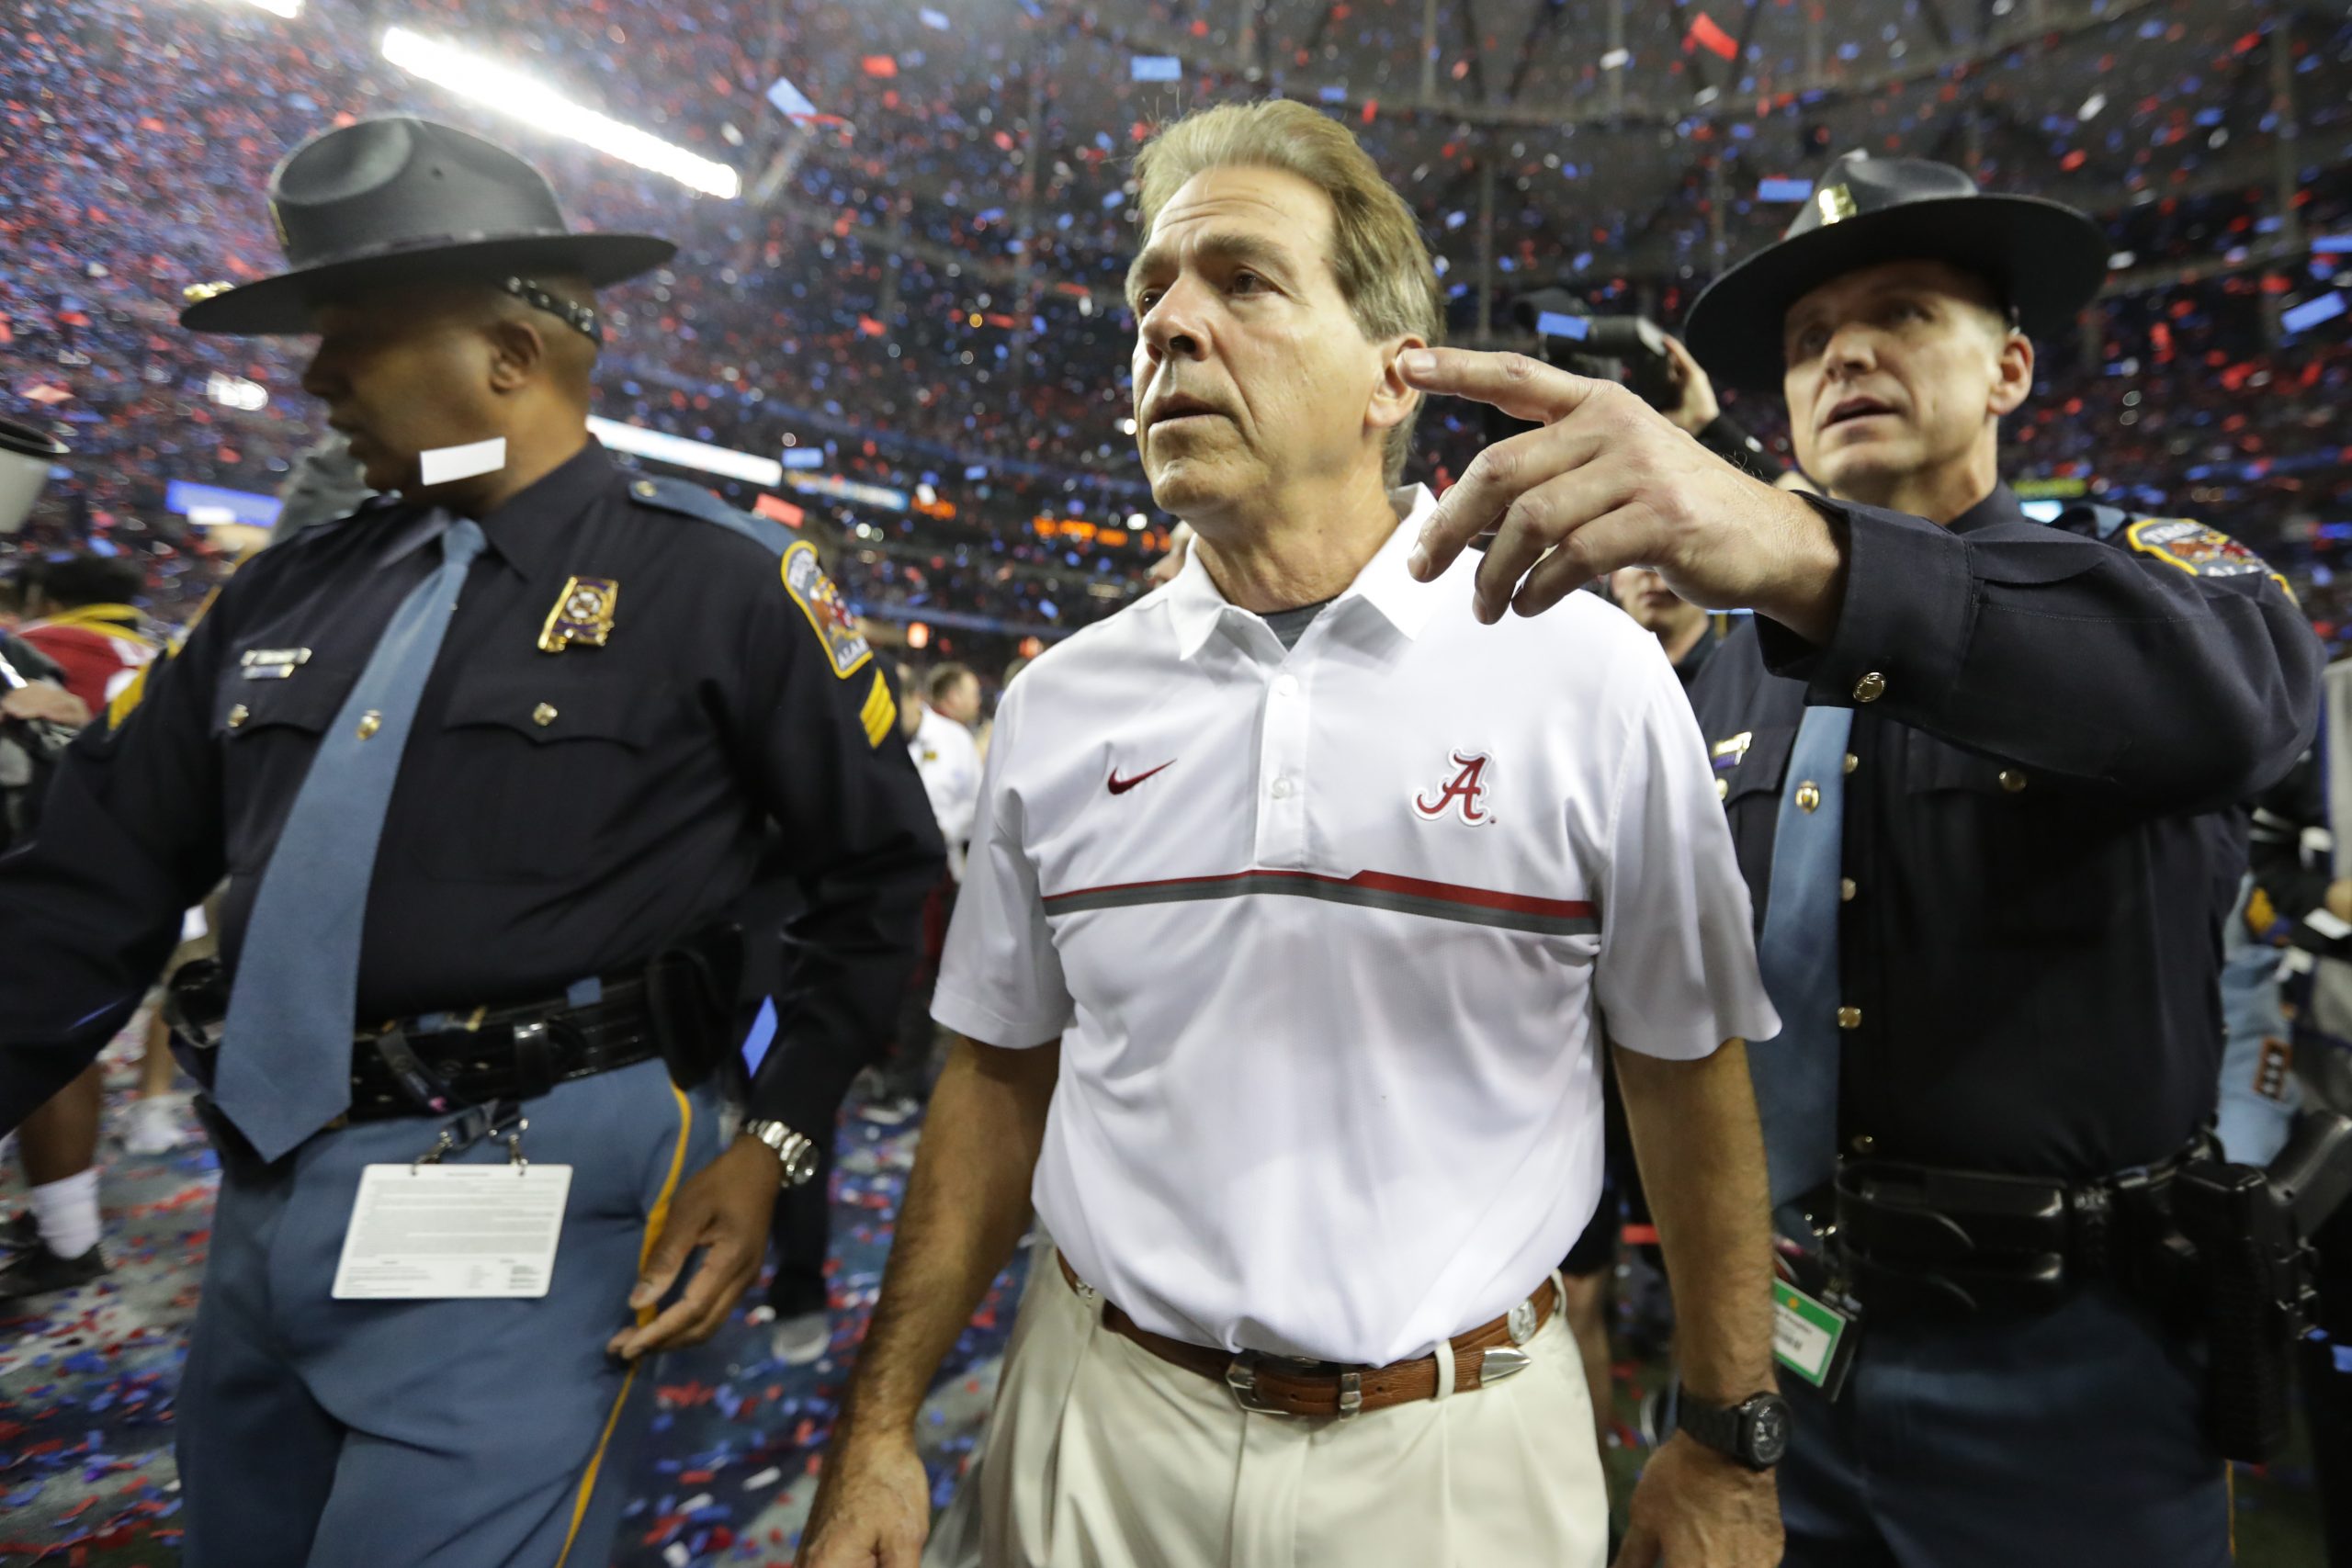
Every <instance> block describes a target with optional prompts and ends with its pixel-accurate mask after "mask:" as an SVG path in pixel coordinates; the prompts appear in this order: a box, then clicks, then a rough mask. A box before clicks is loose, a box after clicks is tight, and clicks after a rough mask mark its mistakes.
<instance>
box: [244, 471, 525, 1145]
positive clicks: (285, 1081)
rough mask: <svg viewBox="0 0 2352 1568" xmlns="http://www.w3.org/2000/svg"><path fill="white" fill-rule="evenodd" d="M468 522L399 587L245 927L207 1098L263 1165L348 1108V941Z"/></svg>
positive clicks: (354, 1000)
mask: <svg viewBox="0 0 2352 1568" xmlns="http://www.w3.org/2000/svg"><path fill="white" fill-rule="evenodd" d="M481 547H482V532H481V525H480V524H478V523H474V522H471V521H469V520H467V519H463V518H460V519H458V521H456V522H454V523H451V524H450V525H448V526H447V529H446V530H445V531H444V532H443V533H442V535H441V565H440V568H439V569H438V570H435V571H434V572H433V573H432V574H431V575H430V576H428V577H426V578H425V580H424V581H422V582H420V583H418V584H417V585H416V586H415V587H414V588H413V589H411V590H410V591H409V595H408V597H407V598H405V599H403V600H401V605H400V608H399V609H397V610H395V611H393V612H392V618H391V622H390V625H388V626H385V628H384V633H383V636H382V637H379V638H378V639H377V643H376V651H375V652H374V653H373V654H371V655H369V657H368V668H367V669H365V670H363V671H360V674H359V681H358V683H357V684H356V685H355V686H353V687H352V688H351V695H350V696H349V697H347V698H345V701H344V705H343V711H342V712H340V713H338V714H336V715H335V718H334V728H333V729H331V730H329V731H328V732H327V733H326V734H325V735H324V736H323V737H322V738H321V739H320V741H319V749H318V750H317V752H316V753H315V754H314V755H313V756H312V757H311V771H310V773H309V775H308V776H307V777H305V778H304V779H303V781H302V787H301V790H300V792H299V793H298V794H296V795H295V796H294V805H293V807H291V809H289V810H288V812H287V814H286V826H285V828H284V829H283V830H281V831H280V832H279V833H278V835H277V849H275V850H274V851H272V852H271V853H270V857H269V866H268V869H267V870H266V871H265V872H264V873H263V874H262V879H261V886H260V888H259V889H258V890H257V891H256V892H255V893H254V907H253V913H252V915H251V917H250V918H249V919H247V920H246V922H245V941H244V949H243V955H242V956H241V957H240V959H239V961H238V964H237V979H236V985H235V987H234V988H233V989H232V991H231V992H230V994H229V1019H228V1022H227V1025H226V1026H225V1027H224V1028H223V1029H222V1031H221V1043H220V1066H219V1068H218V1070H217V1071H216V1073H215V1074H214V1081H213V1086H212V1096H213V1100H214V1101H215V1102H216V1103H217V1104H219V1106H220V1111H221V1113H222V1114H223V1115H225V1116H227V1117H228V1118H229V1120H230V1121H232V1122H235V1123H236V1125H237V1130H238V1131H239V1132H241V1133H243V1134H244V1135H245V1136H246V1138H247V1139H248V1140H250V1141H251V1142H252V1144H253V1145H254V1149H255V1150H256V1151H258V1152H259V1153H260V1155H261V1156H262V1158H264V1159H266V1160H275V1159H277V1157H278V1156H281V1155H284V1154H287V1153H288V1152H289V1151H290V1150H292V1149H293V1148H294V1147H295V1145H298V1144H300V1143H301V1142H302V1140H303V1139H305V1138H307V1137H309V1136H310V1135H311V1134H313V1133H315V1132H317V1131H318V1130H319V1129H320V1128H322V1127H323V1126H325V1125H326V1124H327V1123H328V1122H332V1121H334V1119H335V1118H336V1117H338V1116H340V1115H342V1114H343V1113H344V1111H346V1110H347V1109H349V1108H350V1105H351V1039H352V1032H353V1027H354V1023H355V1020H356V1017H357V1014H358V1010H359V1000H358V998H359V935H360V926H361V924H362V923H363V921H364V920H365V919H366V916H367V913H368V884H369V882H370V881H371V880H372V879H373V877H374V874H375V869H376V847H377V843H378V841H379V840H380V839H381V838H382V837H383V833H384V811H385V808H386V807H389V806H390V804H391V799H392V782H393V780H394V779H395V778H397V777H398V776H399V774H400V768H401V749H402V748H404V747H405V746H406V745H407V744H408V733H409V728H410V727H411V725H412V724H413V722H414V720H415V718H416V703H417V698H418V697H419V696H421V695H422V694H424V678H425V677H426V676H427V675H430V674H431V673H432V672H433V660H434V657H435V655H436V654H438V653H439V652H440V651H441V639H442V637H444V636H445V635H446V634H447V632H448V629H449V617H450V613H451V612H452V611H453V610H455V609H456V608H457V604H458V587H459V586H460V585H461V584H462V583H463V582H464V581H465V580H466V569H467V568H468V567H469V566H471V565H472V564H473V558H474V557H476V556H477V555H480V554H481Z"/></svg>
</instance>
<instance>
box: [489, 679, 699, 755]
mask: <svg viewBox="0 0 2352 1568" xmlns="http://www.w3.org/2000/svg"><path fill="white" fill-rule="evenodd" d="M669 703H670V694H669V691H668V689H667V688H666V687H654V688H651V689H649V688H647V687H646V686H645V685H643V684H641V683H639V682H629V681H602V682H589V681H582V680H580V679H578V678H577V677H574V678H573V679H571V680H556V679H553V678H551V676H550V675H548V674H543V673H541V672H540V671H536V670H522V671H511V670H510V671H501V672H499V673H496V674H483V675H474V676H469V677H468V678H466V679H465V680H462V681H460V682H458V689H457V690H456V691H455V692H453V693H451V694H450V695H449V705H448V708H447V712H446V713H445V714H444V716H443V718H442V723H443V725H444V726H445V727H446V728H452V729H455V728H460V727H463V726H469V725H488V726H493V727H495V728H501V729H507V730H511V731H513V732H514V733H515V734H516V735H520V736H522V737H524V738H525V739H528V740H530V741H532V742H533V743H534V744H539V745H545V744H548V743H551V742H554V741H559V740H613V741H618V742H619V743H620V744H622V745H624V746H630V747H642V746H644V745H645V743H646V741H647V740H648V739H650V737H651V736H652V734H653V732H654V730H655V729H656V728H658V727H659V726H660V725H661V722H662V714H663V712H664V710H665V709H666V708H667V707H668V705H669Z"/></svg>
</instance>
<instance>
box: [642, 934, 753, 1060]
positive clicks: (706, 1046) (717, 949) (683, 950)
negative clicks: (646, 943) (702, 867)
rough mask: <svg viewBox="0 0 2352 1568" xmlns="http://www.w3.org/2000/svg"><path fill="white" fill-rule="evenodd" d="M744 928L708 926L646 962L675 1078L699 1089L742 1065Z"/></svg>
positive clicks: (648, 990) (659, 1038) (650, 999)
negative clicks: (740, 1020)
mask: <svg viewBox="0 0 2352 1568" xmlns="http://www.w3.org/2000/svg"><path fill="white" fill-rule="evenodd" d="M742 976H743V931H742V928H741V926H737V925H734V924H732V923H728V924H721V925H716V926H711V927H707V928H706V929H705V930H703V931H698V932H696V933H695V935H694V936H692V937H689V938H687V939H686V940H684V941H683V942H677V943H674V944H673V945H672V946H669V947H666V948H664V949H662V951H661V952H660V953H655V954H654V955H653V957H652V959H651V960H650V962H649V963H648V964H646V966H645V1000H646V1007H647V1010H648V1011H649V1012H650V1014H651V1015H652V1021H653V1037H654V1041H655V1043H657V1044H658V1045H660V1047H661V1049H662V1061H663V1063H664V1064H666V1065H667V1066H668V1067H669V1069H670V1080H671V1081H672V1082H673V1083H674V1084H676V1085H677V1086H678V1087H679V1088H680V1089H695V1088H699V1087H700V1086H701V1085H703V1084H705V1083H707V1082H709V1081H710V1079H711V1077H712V1076H713V1075H714V1074H719V1073H722V1072H726V1071H729V1070H730V1069H736V1068H740V1066H741V1056H740V1055H738V1053H737V1050H736V1047H737V1044H738V1043H739V1041H740V1039H741V1030H739V1029H738V1028H737V1022H738V1020H737V1016H736V1015H737V1012H738V1007H737V996H738V993H739V991H740V989H741V985H742Z"/></svg>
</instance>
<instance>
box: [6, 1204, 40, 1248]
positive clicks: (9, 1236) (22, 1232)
mask: <svg viewBox="0 0 2352 1568" xmlns="http://www.w3.org/2000/svg"><path fill="white" fill-rule="evenodd" d="M39 1246H40V1221H39V1220H37V1219H35V1218H33V1212H32V1211H31V1210H30V1209H25V1210H21V1211H19V1212H18V1213H16V1214H14V1215H12V1216H10V1218H9V1220H8V1223H7V1224H0V1254H12V1253H18V1252H29V1251H31V1250H32V1249H33V1248H34V1247H39Z"/></svg>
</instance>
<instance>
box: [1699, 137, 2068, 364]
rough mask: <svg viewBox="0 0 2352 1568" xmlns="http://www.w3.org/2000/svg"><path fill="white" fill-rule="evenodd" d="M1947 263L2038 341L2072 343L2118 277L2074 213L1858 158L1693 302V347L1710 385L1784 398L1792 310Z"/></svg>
mask: <svg viewBox="0 0 2352 1568" xmlns="http://www.w3.org/2000/svg"><path fill="white" fill-rule="evenodd" d="M1897 261H1939V262H1944V263H1947V264H1949V265H1952V266H1955V267H1958V268H1960V269H1961V270H1962V271H1963V272H1968V273H1972V274H1974V275H1975V276H1979V277H1982V278H1984V279H1985V281H1986V282H1987V283H1989V284H1991V285H1992V286H1993V288H1996V289H1997V290H1998V291H1999V293H2000V295H2001V299H2002V303H2003V304H2005V305H2006V306H2007V308H2008V309H2009V310H2012V311H2014V312H2015V313H2016V319H2017V322H2018V326H2019V327H2021V328H2023V329H2024V331H2025V332H2026V333H2029V334H2030V335H2032V336H2035V337H2047V336H2050V335H2052V334H2056V333H2064V331H2065V330H2066V329H2067V327H2068V326H2069V325H2071V324H2072V322H2073V321H2074V320H2075V316H2077V315H2078V314H2080V313H2081V311H2082V309H2083V307H2084V306H2086V305H2087V304H2089V303H2090V302H2091V300H2092V299H2095V298H2097V297H2098V290H2099V285H2100V284H2101V283H2103V282H2105V281H2106V278H2107V237H2106V236H2105V235H2104V234H2103V233H2101V232H2100V231H2099V228H2098V224H2096V223H2094V222H2092V221H2091V220H2090V219H2088V218H2087V217H2086V216H2084V215H2083V214H2082V213H2080V212H2077V211H2075V209H2073V208H2071V207H2067V206H2064V205H2063V204H2062V203H2059V202H2055V201H2046V200H2043V199H2042V198H2041V197H2030V196H1997V195H1990V194H1987V193H1986V192H1984V191H1981V190H1979V189H1977V188H1976V182H1975V181H1974V180H1972V179H1970V178H1969V177H1968V175H1967V174H1966V173H1965V172H1963V171H1962V170H1960V169H1956V168H1954V167H1952V166H1951V164H1936V163H1930V162H1928V160H1926V159H1924V158H1873V157H1871V156H1869V155H1868V154H1866V153H1860V152H1849V153H1848V154H1846V155H1845V156H1844V157H1841V158H1839V159H1838V160H1837V161H1836V162H1835V163H1833V164H1830V165H1829V167H1828V169H1827V170H1826V171H1825V172H1824V173H1823V175H1822V176H1821V178H1820V179H1819V180H1818V181H1817V182H1815V186H1814V187H1813V191H1812V193H1811V194H1810V195H1809V196H1808V197H1806V198H1805V204H1804V211H1802V212H1800V213H1799V214H1798V215H1797V218H1796V220H1795V221H1794V222H1793V223H1791V224H1790V225H1789V228H1788V231H1787V232H1786V233H1785V234H1784V235H1783V236H1782V237H1781V239H1780V240H1779V241H1778V242H1777V243H1773V244H1770V245H1768V246H1766V247H1765V248H1764V249H1763V250H1760V251H1758V252H1757V253H1756V254H1754V255H1752V256H1750V257H1748V258H1747V260H1746V261H1743V262H1741V263H1740V264H1739V265H1737V266H1735V267H1733V268H1732V269H1731V270H1730V271H1729V272H1726V273H1724V275H1723V276H1721V277H1718V278H1716V279H1715V280H1714V282H1713V283H1711V284H1709V285H1708V286H1707V288H1706V289H1705V290H1704V291H1703V292H1702V293H1701V294H1700V296H1699V298H1698V299H1696V300H1694V301H1692V303H1691V312H1690V314H1689V315H1688V316H1687V317H1686V318H1685V319H1684V321H1683V327H1682V341H1683V343H1684V344H1686V345H1687V346H1688V347H1689V348H1690V350H1691V355H1692V356H1693V357H1694V358H1696V359H1697V360H1698V361H1699V363H1700V365H1702V367H1705V369H1706V372H1707V374H1708V375H1709V376H1711V377H1713V378H1714V379H1715V380H1717V381H1719V382H1723V383H1724V384H1726V385H1729V386H1734V387H1738V388H1741V389H1747V390H1751V391H1778V390H1779V389H1780V387H1781V372H1782V369H1783V367H1784V359H1783V355H1782V349H1781V341H1782V339H1781V328H1782V325H1783V323H1784V322H1785V321H1787V318H1788V313H1789V308H1790V307H1791V306H1792V305H1794V304H1795V303H1796V302H1797V301H1798V300H1799V299H1804V297H1805V296H1806V295H1807V294H1810V293H1811V292H1813V290H1815V288H1820V287H1821V286H1822V285H1823V284H1825V283H1827V282H1829V281H1831V280H1832V279H1834V278H1838V277H1842V276H1845V275H1846V274H1848V273H1850V272H1857V271H1860V269H1861V268H1863V267H1867V266H1877V265H1881V264H1883V263H1886V262H1897Z"/></svg>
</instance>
